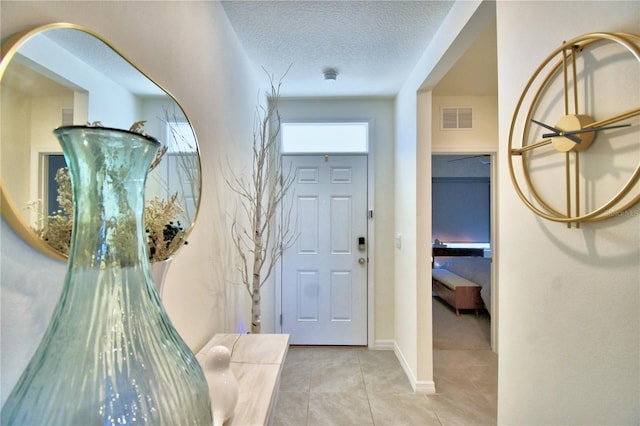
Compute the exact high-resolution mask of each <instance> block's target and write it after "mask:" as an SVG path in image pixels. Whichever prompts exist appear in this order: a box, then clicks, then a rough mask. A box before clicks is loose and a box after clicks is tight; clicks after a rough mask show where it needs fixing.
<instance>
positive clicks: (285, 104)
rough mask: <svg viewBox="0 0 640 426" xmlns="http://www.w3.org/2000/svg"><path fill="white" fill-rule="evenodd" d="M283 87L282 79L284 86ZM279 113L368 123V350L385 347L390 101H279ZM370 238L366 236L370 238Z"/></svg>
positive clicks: (389, 277)
mask: <svg viewBox="0 0 640 426" xmlns="http://www.w3.org/2000/svg"><path fill="white" fill-rule="evenodd" d="M283 85H284V86H286V79H285V80H284V82H283ZM279 111H280V115H281V117H282V120H283V121H286V120H292V121H304V120H309V121H317V120H327V121H328V120H339V121H344V120H372V126H373V127H372V132H371V134H370V143H371V147H370V149H371V158H372V160H370V161H373V162H372V163H371V165H372V166H373V168H374V179H373V187H374V193H373V201H372V200H369V205H370V206H371V207H372V208H373V211H374V231H373V232H374V235H373V242H374V246H373V247H372V248H371V251H370V257H371V258H372V260H373V267H374V269H373V278H374V282H373V285H374V289H375V292H374V294H373V297H374V301H375V305H374V311H375V318H374V321H375V325H374V329H375V336H374V342H369V343H370V346H385V345H388V343H389V342H391V341H392V340H393V332H394V328H393V319H394V314H393V309H394V305H393V297H394V295H393V263H392V261H391V260H390V259H393V255H394V249H393V245H394V242H393V238H394V237H393V223H394V222H393V217H394V209H393V190H394V185H393V178H394V177H393V168H394V164H393V157H394V153H393V138H394V134H393V130H394V126H393V100H392V99H390V98H388V99H372V98H367V99H349V100H340V99H313V100H293V99H282V100H280V103H279ZM370 238H371V236H370Z"/></svg>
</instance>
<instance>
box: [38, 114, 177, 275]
mask: <svg viewBox="0 0 640 426" xmlns="http://www.w3.org/2000/svg"><path fill="white" fill-rule="evenodd" d="M89 125H90V126H94V127H101V124H100V122H94V123H90V124H89ZM143 125H144V122H141V121H139V122H136V123H134V124H133V125H132V126H131V128H130V129H129V130H130V131H132V132H137V133H140V134H145V133H144V131H143ZM166 151H167V148H166V146H165V147H163V148H161V149H159V150H158V153H157V154H156V158H155V160H154V161H153V163H152V164H151V167H150V168H149V171H151V170H153V168H155V166H157V165H158V164H159V163H160V160H161V159H162V156H163V155H164V154H165V153H166ZM55 181H56V182H57V184H58V196H57V197H56V200H57V202H58V204H59V206H60V209H59V210H57V211H55V212H54V213H53V214H52V215H49V216H46V217H41V218H39V220H38V226H37V227H36V228H34V231H35V232H36V233H37V234H38V236H39V237H40V238H41V239H42V240H43V241H45V242H46V243H47V244H49V245H50V246H51V247H52V248H54V249H55V250H56V251H58V252H60V253H62V254H64V255H65V256H68V255H69V249H70V246H71V231H72V228H73V193H72V191H71V177H70V175H69V170H68V169H67V168H66V167H64V168H61V169H59V170H58V171H57V172H56V176H55ZM177 197H178V195H177V194H173V195H172V196H171V197H170V198H169V199H168V200H164V199H162V198H160V197H154V198H152V199H150V200H147V201H146V202H145V208H144V223H145V231H146V233H147V248H148V253H149V261H150V262H152V263H153V262H161V261H163V260H166V259H168V258H170V257H171V256H172V255H173V254H174V253H176V251H178V249H179V248H180V247H182V245H186V244H187V241H186V231H185V230H184V229H183V228H182V226H181V224H180V221H179V220H176V217H177V216H178V215H179V214H180V213H181V212H182V210H183V209H182V207H181V206H180V204H179V203H178V201H177ZM39 204H40V202H39V201H37V202H35V203H31V204H30V205H29V206H27V208H29V209H34V210H36V211H38V212H41V209H40V208H39V207H40V206H39Z"/></svg>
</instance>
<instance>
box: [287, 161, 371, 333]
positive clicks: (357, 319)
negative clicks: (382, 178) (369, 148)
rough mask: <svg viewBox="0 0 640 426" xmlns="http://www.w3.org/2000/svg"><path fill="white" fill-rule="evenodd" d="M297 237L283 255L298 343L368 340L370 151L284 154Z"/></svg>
mask: <svg viewBox="0 0 640 426" xmlns="http://www.w3.org/2000/svg"><path fill="white" fill-rule="evenodd" d="M283 161H284V170H289V167H291V170H293V171H295V173H296V177H295V179H296V180H295V183H294V184H293V186H292V188H291V189H290V191H289V192H288V196H289V197H294V199H293V200H290V201H293V202H292V203H291V204H289V203H286V202H285V203H284V204H283V205H285V206H287V205H292V206H293V210H292V212H291V213H292V215H291V217H292V218H293V219H296V220H297V222H296V223H297V231H298V235H299V237H298V239H297V241H296V242H295V244H294V245H293V246H292V247H290V248H289V249H288V250H286V251H285V252H284V254H283V256H282V332H283V333H288V334H290V335H291V337H290V341H291V343H292V344H308V345H366V344H367V263H368V259H367V242H368V238H367V156H366V155H333V156H331V155H329V156H324V155H305V156H284V157H283Z"/></svg>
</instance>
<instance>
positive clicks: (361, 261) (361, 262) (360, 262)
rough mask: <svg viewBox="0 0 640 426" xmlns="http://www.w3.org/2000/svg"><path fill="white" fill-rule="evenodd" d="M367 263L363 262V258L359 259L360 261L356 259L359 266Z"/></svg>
mask: <svg viewBox="0 0 640 426" xmlns="http://www.w3.org/2000/svg"><path fill="white" fill-rule="evenodd" d="M366 262H367V261H366V260H365V258H364V257H361V258H360V259H358V263H359V264H361V265H364V264H365V263H366Z"/></svg>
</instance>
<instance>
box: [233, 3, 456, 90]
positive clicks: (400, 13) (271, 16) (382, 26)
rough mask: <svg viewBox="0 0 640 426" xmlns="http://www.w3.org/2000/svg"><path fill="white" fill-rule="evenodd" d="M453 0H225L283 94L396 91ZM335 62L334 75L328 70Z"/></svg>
mask: <svg viewBox="0 0 640 426" xmlns="http://www.w3.org/2000/svg"><path fill="white" fill-rule="evenodd" d="M453 3H454V2H453V1H401V0H400V1H398V0H397V1H362V0H360V1H324V0H316V1H300V0H294V1H271V0H265V1H245V0H241V1H237V0H236V1H223V2H222V5H223V7H224V9H225V11H226V14H227V16H228V17H229V21H230V22H231V25H232V26H233V28H234V29H235V31H236V34H237V35H238V38H239V40H240V42H241V43H242V45H243V46H244V48H245V50H246V52H247V54H248V56H249V58H250V60H251V61H253V62H254V63H255V65H256V67H263V68H264V69H265V70H266V71H267V72H268V73H269V74H273V75H274V76H275V77H276V79H278V78H279V77H281V76H282V75H283V73H284V72H285V71H286V70H287V68H288V67H289V65H292V66H291V69H290V71H289V73H288V74H287V76H286V78H285V79H284V81H283V85H282V90H281V95H282V96H283V97H314V96H393V95H395V94H396V93H397V92H398V90H399V89H400V87H401V85H402V83H403V82H404V81H405V80H406V78H407V77H408V75H409V73H410V72H411V70H412V69H413V68H414V66H415V64H416V63H417V62H418V59H419V58H420V56H421V55H422V53H423V52H424V50H425V49H426V47H427V46H428V44H429V41H430V40H431V38H432V37H433V35H434V34H435V33H436V31H437V30H438V28H439V26H440V24H441V22H442V20H443V19H444V18H445V16H446V15H447V13H448V12H449V10H450V9H451V7H452V6H453ZM329 67H330V68H335V69H336V70H337V71H338V78H337V81H335V82H331V83H330V82H326V81H324V79H323V75H322V72H323V70H324V69H325V68H329Z"/></svg>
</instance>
